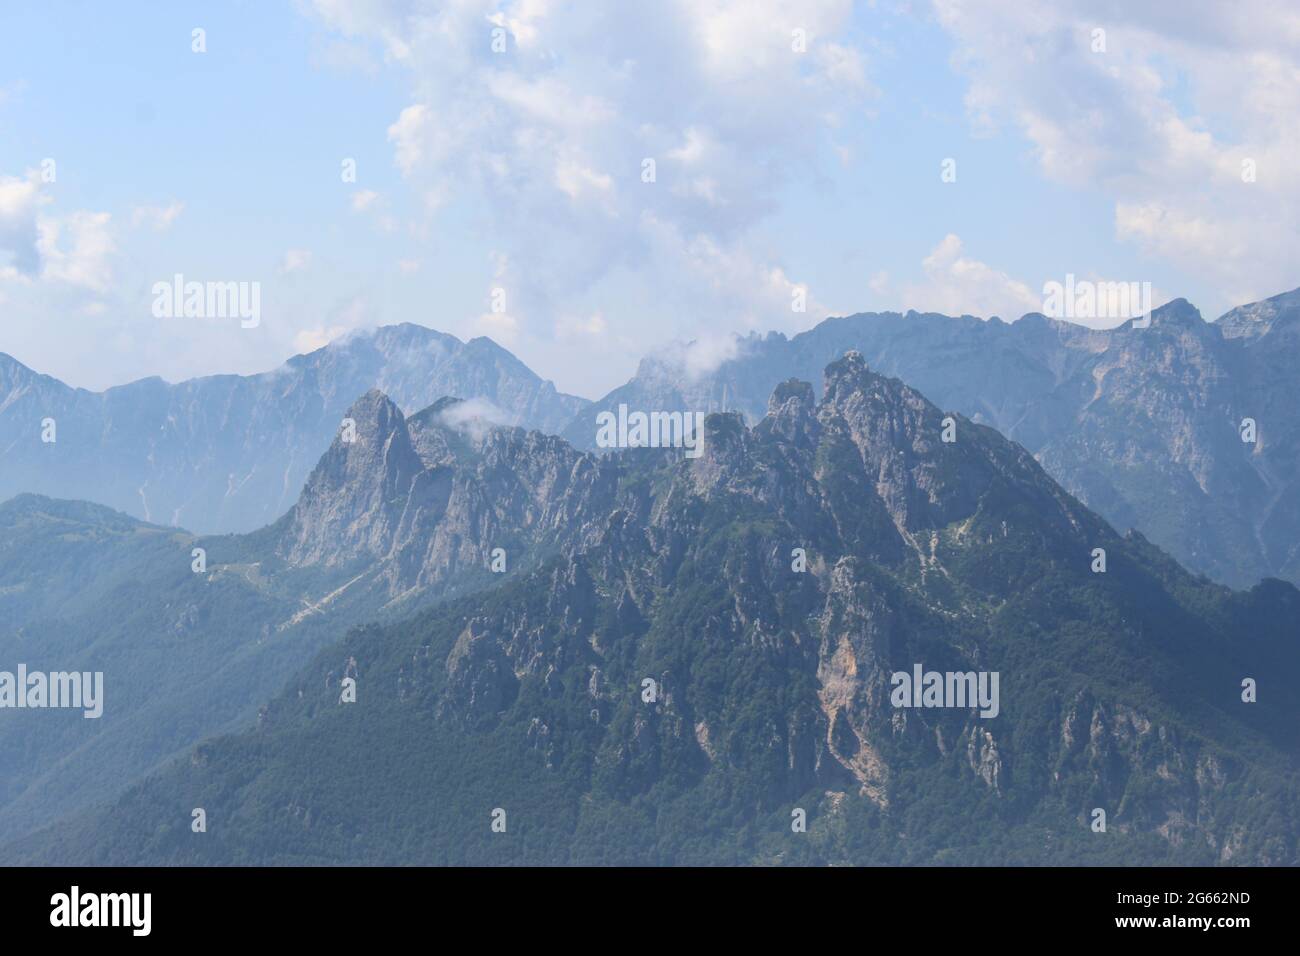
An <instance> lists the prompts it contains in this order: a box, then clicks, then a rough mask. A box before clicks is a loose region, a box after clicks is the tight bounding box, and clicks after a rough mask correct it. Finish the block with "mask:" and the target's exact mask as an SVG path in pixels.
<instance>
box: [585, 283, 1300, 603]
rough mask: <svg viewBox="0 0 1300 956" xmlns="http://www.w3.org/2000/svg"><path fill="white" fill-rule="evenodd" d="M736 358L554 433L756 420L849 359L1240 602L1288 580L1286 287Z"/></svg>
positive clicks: (915, 319) (885, 327) (1291, 373)
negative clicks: (1144, 317) (970, 429)
mask: <svg viewBox="0 0 1300 956" xmlns="http://www.w3.org/2000/svg"><path fill="white" fill-rule="evenodd" d="M733 344H734V348H733V350H732V351H733V353H734V354H732V355H731V357H729V358H727V359H725V360H724V361H722V362H720V363H718V364H716V366H715V367H713V368H711V369H709V370H707V371H701V370H700V369H699V367H698V363H694V362H692V361H691V355H690V353H689V350H682V349H674V350H671V351H669V352H666V353H664V354H662V355H658V356H652V357H649V358H646V359H644V360H643V361H642V362H641V364H640V367H639V369H638V371H637V374H636V375H635V376H634V377H633V378H632V380H631V381H629V382H628V383H627V384H626V385H624V386H622V387H620V388H618V389H615V390H614V391H613V392H611V393H610V394H609V395H606V396H605V397H603V398H601V399H600V400H598V401H597V402H596V403H595V404H594V405H592V406H591V407H590V408H584V409H583V410H582V412H581V413H580V414H579V415H578V416H576V417H575V419H574V420H573V421H572V422H570V423H569V425H568V426H566V428H565V429H564V431H563V432H562V434H563V435H564V436H565V437H566V438H568V439H569V440H570V441H571V442H573V443H574V444H575V445H577V446H578V447H582V448H590V447H593V445H594V441H595V435H596V428H595V417H596V415H598V414H599V413H601V412H602V411H607V410H616V409H617V407H618V406H619V405H620V404H626V405H627V406H628V408H629V409H642V410H651V409H699V410H709V409H720V408H723V407H726V408H730V409H734V410H737V411H739V412H740V413H742V415H743V416H744V417H745V419H746V420H747V421H749V422H751V423H752V422H756V421H757V420H758V419H759V418H761V417H762V415H763V414H764V411H765V407H766V403H767V397H768V395H770V394H771V391H772V389H773V388H774V387H776V385H777V384H778V383H779V382H781V381H783V380H785V379H787V378H789V377H791V376H793V377H796V378H800V379H804V380H807V381H811V382H813V383H818V382H820V374H821V369H822V368H823V367H824V366H825V365H826V364H827V363H828V362H831V361H833V360H835V359H836V358H837V357H838V356H840V355H842V354H843V353H844V352H845V351H846V350H848V349H856V350H858V351H860V352H861V353H862V354H863V355H864V356H865V357H866V359H867V361H868V362H869V363H870V364H871V366H872V367H873V368H875V369H878V370H879V371H881V372H883V373H885V374H888V375H896V376H898V377H899V378H902V379H903V380H904V381H906V382H907V383H908V384H910V385H912V386H914V387H915V388H917V389H918V390H920V391H921V392H922V393H923V394H925V395H927V396H928V397H929V398H931V399H932V400H933V401H934V402H936V403H937V404H938V405H939V406H940V407H942V408H944V409H947V410H950V411H954V412H960V413H962V414H964V415H966V416H968V417H969V418H971V420H972V421H976V422H979V423H981V424H987V425H991V426H992V427H994V428H996V429H998V430H999V431H1001V432H1002V433H1003V434H1004V435H1006V436H1007V437H1008V438H1011V439H1013V440H1015V441H1017V442H1019V443H1020V444H1022V445H1024V446H1025V447H1026V448H1028V449H1029V450H1030V451H1031V452H1032V453H1033V454H1034V456H1035V457H1036V458H1037V459H1038V460H1039V461H1040V462H1041V463H1042V465H1043V467H1044V468H1046V469H1047V471H1048V473H1049V474H1051V475H1052V477H1054V478H1055V479H1056V480H1057V481H1059V482H1060V483H1061V484H1062V485H1063V486H1064V487H1065V488H1066V489H1067V490H1069V491H1070V492H1071V493H1073V494H1075V495H1077V496H1078V497H1079V499H1080V500H1081V501H1083V502H1084V503H1085V504H1087V505H1088V506H1089V507H1090V508H1092V509H1093V510H1095V511H1097V512H1098V513H1099V514H1101V515H1102V516H1103V517H1105V518H1106V519H1107V520H1108V521H1110V522H1111V523H1112V524H1114V525H1115V526H1116V527H1119V528H1130V527H1132V528H1137V529H1139V530H1140V531H1142V533H1143V534H1144V535H1146V536H1147V537H1148V538H1150V539H1151V540H1152V541H1154V542H1156V543H1157V544H1159V545H1160V546H1161V547H1162V548H1165V549H1166V550H1168V551H1169V552H1170V553H1172V554H1173V555H1174V556H1175V557H1176V558H1178V560H1179V561H1181V562H1182V563H1184V564H1185V565H1186V566H1187V567H1189V568H1191V569H1193V570H1195V571H1199V572H1202V573H1204V574H1206V575H1208V576H1210V577H1211V578H1214V579H1215V580H1218V581H1222V582H1224V583H1227V584H1232V585H1234V586H1238V587H1244V586H1248V585H1250V584H1253V583H1255V582H1256V581H1259V580H1260V579H1261V578H1263V577H1280V578H1284V579H1286V580H1289V581H1292V582H1300V477H1298V476H1300V420H1297V418H1296V416H1295V415H1294V414H1293V410H1294V408H1295V394H1294V384H1295V382H1296V381H1297V379H1298V378H1300V290H1297V291H1293V292H1289V293H1286V294H1284V295H1279V296H1275V297H1274V298H1271V299H1268V300H1266V301H1263V302H1259V303H1255V304H1253V305H1247V306H1242V307H1240V308H1237V309H1234V310H1232V311H1231V312H1228V313H1227V314H1226V315H1224V316H1222V317H1220V318H1219V319H1218V320H1217V321H1215V322H1206V321H1204V320H1203V319H1202V318H1201V315H1200V313H1198V312H1197V311H1196V309H1195V308H1194V307H1192V306H1191V305H1190V304H1188V303H1187V302H1186V301H1185V300H1182V299H1175V300H1174V301H1172V302H1169V303H1168V304H1166V305H1164V306H1163V307H1161V308H1159V309H1156V310H1155V311H1154V313H1153V315H1152V316H1151V320H1150V324H1149V326H1147V327H1145V328H1143V327H1141V326H1140V324H1139V325H1135V324H1134V322H1132V321H1128V322H1124V323H1123V324H1122V325H1120V326H1118V327H1116V328H1113V329H1108V330H1102V331H1096V330H1092V329H1089V328H1086V327H1084V326H1081V325H1078V324H1075V323H1072V322H1066V321H1062V320H1057V319H1049V318H1046V317H1044V316H1042V315H1038V314H1031V315H1027V316H1025V317H1024V318H1022V319H1020V320H1019V321H1017V322H1012V323H1006V322H1003V321H1001V320H999V319H996V318H995V319H991V320H988V321H984V320H982V319H977V318H974V317H972V316H961V317H959V318H952V317H949V316H943V315H935V314H920V313H916V312H908V313H906V314H899V313H869V314H861V315H854V316H849V317H846V318H832V319H827V320H825V321H824V322H822V323H820V324H819V325H817V326H816V327H814V328H812V329H810V330H808V331H807V332H803V333H801V334H799V335H796V336H793V337H791V338H787V337H786V336H784V335H782V334H780V333H770V334H768V335H766V336H757V335H753V336H750V337H749V338H745V339H737V340H736V341H735V342H734V343H733ZM1247 420H1249V421H1250V423H1251V426H1250V428H1249V430H1248V429H1247V428H1246V427H1245V426H1244V425H1243V423H1244V422H1246V421H1247ZM1243 437H1249V438H1252V439H1253V440H1251V441H1244V440H1243Z"/></svg>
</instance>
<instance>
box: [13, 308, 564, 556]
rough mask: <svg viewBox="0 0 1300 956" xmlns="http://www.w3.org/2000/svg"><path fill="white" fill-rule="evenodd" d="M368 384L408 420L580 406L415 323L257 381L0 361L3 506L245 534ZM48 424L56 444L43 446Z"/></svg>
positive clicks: (477, 346) (553, 420) (366, 336)
mask: <svg viewBox="0 0 1300 956" xmlns="http://www.w3.org/2000/svg"><path fill="white" fill-rule="evenodd" d="M372 388H380V389H383V390H384V392H385V394H387V395H388V396H389V397H390V398H391V399H392V400H393V401H394V402H396V403H397V404H398V405H400V406H401V407H402V408H404V409H406V410H407V411H408V412H414V411H418V410H419V409H422V408H425V407H427V406H428V405H430V404H432V403H433V402H434V401H436V400H437V399H439V398H442V397H443V396H445V395H458V396H461V397H463V398H466V399H472V400H478V402H479V403H480V404H481V406H482V408H481V412H482V413H483V414H485V415H486V416H487V417H489V418H491V419H492V420H494V421H497V422H499V423H502V424H512V425H523V426H526V427H529V428H538V429H541V430H543V431H557V430H558V429H559V428H560V427H561V426H562V425H563V424H564V423H566V422H568V421H570V420H571V419H572V418H573V416H574V414H576V413H577V411H578V410H579V409H581V408H583V407H584V406H585V405H586V404H587V402H586V400H584V399H580V398H576V397H574V396H572V395H564V394H561V393H559V392H557V391H556V390H555V386H554V385H552V384H551V383H550V382H545V381H542V379H540V378H538V377H537V376H536V375H535V374H533V372H532V371H530V370H529V369H528V368H527V367H526V366H525V365H524V364H523V363H522V362H520V361H519V360H518V359H517V358H515V357H514V356H513V355H511V354H510V353H509V352H507V351H506V350H505V349H503V348H501V347H500V346H498V345H497V344H496V343H494V342H493V341H492V340H491V339H487V338H476V339H471V340H470V341H469V342H461V341H460V340H459V339H457V338H456V337H454V336H451V335H446V334H443V333H441V332H435V331H433V330H431V329H427V328H424V327H423V326H418V325H411V324H403V325H394V326H385V327H383V328H380V329H376V330H374V331H373V332H363V333H353V334H351V335H349V336H347V337H346V338H344V339H342V340H338V341H335V342H333V343H331V344H330V345H328V346H326V347H324V348H321V349H317V350H316V351H314V352H312V353H310V354H308V355H299V356H295V357H294V358H292V359H290V360H289V361H288V362H286V363H285V364H284V365H282V366H280V367H279V368H277V369H275V370H273V371H270V372H266V373H263V374H260V375H249V376H240V375H214V376H210V377H207V378H197V379H192V380H189V381H186V382H181V383H179V384H175V385H173V384H169V383H167V382H164V381H162V380H161V379H158V378H151V379H144V380H142V381H138V382H133V383H131V384H129V385H123V386H120V387H117V388H110V389H108V390H107V391H104V392H89V391H86V390H84V389H79V388H72V387H69V386H67V385H64V384H63V383H62V382H60V381H58V380H57V379H54V378H51V377H49V376H46V375H39V374H37V373H35V372H33V371H31V370H30V369H28V368H27V367H26V366H24V365H22V364H21V363H20V362H18V361H17V360H15V359H13V358H12V357H10V356H8V355H4V354H0V455H3V468H0V500H3V499H6V498H9V497H12V496H13V495H16V494H20V493H23V492H31V493H38V494H44V495H48V496H50V497H54V498H69V499H82V500H87V501H94V502H97V503H99V504H104V505H108V506H109V507H111V508H114V509H116V510H118V511H122V512H124V513H126V514H129V515H132V516H134V517H137V518H140V519H141V520H144V521H148V522H153V523H156V524H161V525H171V526H176V527H184V528H188V529H191V530H193V531H196V532H200V533H212V534H218V533H229V532H243V531H252V530H254V529H256V528H260V527H262V526H263V525H266V524H269V523H271V522H272V521H275V520H276V519H277V518H279V517H280V516H281V515H283V514H284V512H285V511H286V510H287V509H288V508H289V507H290V506H291V505H292V504H293V503H294V501H295V500H296V499H297V497H298V493H299V491H301V489H302V485H303V482H304V481H305V480H306V478H307V475H308V473H309V472H310V471H311V469H312V467H313V466H314V465H315V464H316V461H317V459H319V458H320V456H321V453H322V452H323V451H324V450H325V449H326V448H327V447H328V446H329V443H330V440H331V439H332V437H333V435H334V433H335V432H336V431H337V429H338V428H339V424H340V421H341V419H342V418H343V417H344V413H345V411H346V410H347V408H348V406H349V405H350V404H351V403H352V401H353V400H354V399H356V397H357V396H358V395H361V394H362V393H364V392H366V391H367V390H369V389H372ZM47 420H53V423H54V426H55V431H54V432H53V437H54V438H55V440H54V441H53V442H48V441H43V440H42V437H43V433H44V431H45V428H44V424H43V423H45V422H46V421H47Z"/></svg>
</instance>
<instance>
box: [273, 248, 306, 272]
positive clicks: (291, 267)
mask: <svg viewBox="0 0 1300 956" xmlns="http://www.w3.org/2000/svg"><path fill="white" fill-rule="evenodd" d="M310 265H311V250H310V249H290V250H288V251H287V252H285V254H284V260H283V261H282V262H281V263H280V271H281V272H283V273H285V274H288V273H291V272H302V271H303V270H305V269H306V268H307V267H308V266H310Z"/></svg>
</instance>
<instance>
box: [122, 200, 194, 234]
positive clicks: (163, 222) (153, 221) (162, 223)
mask: <svg viewBox="0 0 1300 956" xmlns="http://www.w3.org/2000/svg"><path fill="white" fill-rule="evenodd" d="M184 209H185V203H183V202H177V201H172V202H170V203H168V204H167V205H166V206H148V205H144V206H136V207H135V208H133V209H132V210H131V225H132V226H134V227H137V228H138V227H140V226H142V225H147V226H149V227H150V228H151V229H153V230H154V231H156V232H166V231H167V230H168V229H170V228H171V227H172V223H174V222H175V221H176V219H177V217H178V216H180V214H181V213H182V212H183V211H184Z"/></svg>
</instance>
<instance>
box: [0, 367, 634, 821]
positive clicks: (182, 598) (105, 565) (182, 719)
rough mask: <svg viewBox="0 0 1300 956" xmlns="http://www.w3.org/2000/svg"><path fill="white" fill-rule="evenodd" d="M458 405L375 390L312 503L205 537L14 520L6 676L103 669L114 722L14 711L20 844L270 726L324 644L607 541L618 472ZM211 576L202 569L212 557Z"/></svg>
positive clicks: (82, 516)
mask: <svg viewBox="0 0 1300 956" xmlns="http://www.w3.org/2000/svg"><path fill="white" fill-rule="evenodd" d="M475 407H476V406H474V405H470V404H468V403H462V402H459V401H458V400H455V399H444V400H441V401H439V402H438V403H436V404H435V405H434V406H432V407H430V408H429V409H426V410H424V411H423V412H421V413H420V414H418V415H415V416H412V418H411V419H409V420H408V419H407V418H406V417H405V416H404V415H403V414H402V412H401V410H400V409H398V407H397V406H396V405H395V404H394V403H393V402H392V401H391V400H389V399H388V398H387V397H386V396H384V395H382V394H381V393H379V392H377V391H371V392H369V393H367V394H366V395H365V396H363V397H362V398H361V399H359V400H358V401H356V402H354V403H353V404H352V406H351V407H349V408H347V409H345V410H344V411H345V413H346V416H347V417H348V418H350V419H351V420H352V421H353V422H354V423H355V426H356V429H355V436H353V437H354V440H352V441H346V440H345V436H344V435H343V433H342V431H341V430H340V435H339V436H338V437H337V438H336V439H335V441H334V443H333V444H332V445H331V447H330V448H329V449H328V450H327V451H326V453H325V454H324V456H322V457H321V459H320V461H319V463H318V464H317V467H316V468H315V469H314V470H313V471H312V473H311V475H310V476H308V479H307V481H306V483H305V486H304V488H303V490H302V494H301V496H300V498H299V500H298V501H297V503H296V504H295V505H294V506H293V507H292V508H291V509H290V510H289V511H288V512H287V513H286V514H285V515H284V516H283V517H282V518H281V519H280V520H279V521H277V522H275V523H274V524H272V525H270V526H268V527H266V528H264V529H261V530H260V531H257V532H253V533H250V534H247V535H228V536H209V537H199V536H195V535H193V534H191V533H189V532H187V531H183V530H180V529H176V528H164V527H160V526H157V525H151V524H147V523H145V522H141V521H139V520H136V519H134V518H131V517H128V516H126V515H123V514H121V513H119V512H115V511H112V510H111V509H108V508H105V507H103V506H100V505H92V504H87V503H85V502H69V501H60V500H55V499H51V498H47V497H44V496H38V495H20V496H18V497H16V498H14V499H11V500H10V501H8V502H6V503H4V504H0V671H9V672H11V673H13V672H15V671H16V668H17V666H18V665H19V664H25V665H26V666H27V667H28V669H29V670H30V671H69V670H76V671H90V672H94V671H102V672H103V674H104V681H105V696H106V702H105V705H104V714H103V716H102V717H101V718H99V719H89V720H88V719H85V718H83V716H82V714H81V712H80V711H57V710H3V711H0V838H4V837H7V836H12V835H13V834H15V833H21V832H24V831H25V830H27V829H30V828H31V827H32V826H37V825H40V824H42V823H44V822H46V821H48V820H49V819H51V818H54V817H57V816H59V815H61V814H63V813H67V812H71V811H73V810H76V809H78V808H80V807H84V806H86V805H88V804H90V803H93V802H95V801H97V800H102V799H104V798H105V797H106V796H107V795H111V794H112V793H115V792H116V791H117V790H119V789H121V788H122V787H123V786H125V785H126V784H127V783H128V782H130V781H131V780H133V779H135V778H136V777H138V776H139V775H140V774H141V773H144V772H146V771H148V770H149V769H150V768H152V767H154V766H156V765H157V764H158V763H159V762H160V761H162V760H165V759H166V758H167V757H169V756H171V755H173V754H175V753H177V752H178V751H181V750H183V749H185V748H187V747H190V746H192V745H193V744H194V743H195V741H197V740H199V739H201V738H202V737H205V736H208V735H211V734H213V733H217V732H218V731H220V730H222V729H223V728H228V727H235V726H239V725H241V724H243V723H246V722H247V721H248V720H250V719H251V718H252V716H253V714H254V711H255V708H256V706H257V705H258V704H259V703H261V702H263V701H265V700H266V699H267V698H268V697H269V696H270V695H271V694H272V693H274V692H275V691H276V690H278V689H279V688H280V687H281V686H282V685H283V683H284V681H285V679H286V678H287V677H288V676H289V675H290V674H292V673H293V672H294V671H296V670H297V669H299V668H300V667H301V666H302V664H303V662H304V661H305V660H308V659H310V657H311V656H312V654H313V653H314V652H315V651H316V650H317V649H318V648H319V647H320V646H322V644H324V643H326V642H328V641H331V640H335V639H337V638H338V636H339V635H340V634H342V633H343V632H344V631H345V630H346V628H347V627H348V626H350V625H352V624H356V623H359V622H362V621H372V620H386V619H389V620H391V619H394V618H397V617H401V616H403V615H407V614H410V613H412V612H414V611H415V610H418V609H419V608H421V607H423V606H426V605H428V604H429V603H432V602H434V601H437V600H440V599H442V598H445V597H448V596H454V595H457V594H461V593H467V592H470V591H473V590H475V589H477V588H481V587H483V586H484V585H485V584H488V583H493V582H496V581H499V580H500V578H499V577H498V576H496V575H495V574H494V573H493V572H492V570H491V561H492V554H493V550H494V549H496V548H500V549H502V552H503V559H504V561H505V572H504V573H505V574H506V575H507V576H508V575H510V574H515V573H520V572H522V571H525V570H527V569H528V568H530V567H533V566H535V565H536V564H537V563H538V562H539V561H541V560H542V559H543V558H544V557H545V556H547V555H549V554H551V553H554V552H555V551H557V550H558V549H560V548H561V547H563V546H566V545H568V546H570V547H576V546H577V544H578V543H580V542H582V541H584V540H586V539H587V538H589V537H591V536H592V535H593V534H595V529H596V526H597V525H598V524H600V523H603V521H604V520H605V518H606V516H607V513H608V510H609V507H610V506H609V505H608V504H607V502H608V501H610V500H612V499H611V497H610V495H611V491H612V488H613V484H614V483H613V481H612V480H611V476H612V475H613V474H614V472H615V470H616V469H615V466H614V464H613V463H610V462H601V461H600V460H598V459H596V458H594V457H593V456H590V455H585V454H583V453H580V452H576V451H574V450H573V449H572V448H570V447H569V446H568V445H567V444H566V443H565V442H563V441H561V440H560V439H557V438H552V437H548V436H545V435H542V434H540V433H537V432H527V431H525V430H523V429H520V428H514V427H509V426H502V427H492V426H491V425H490V424H489V423H488V422H486V421H484V420H482V419H479V418H475V417H473V414H472V413H473V411H474V408H475ZM196 548H200V549H202V550H203V551H204V552H205V555H204V558H205V561H206V566H200V570H198V571H196V570H195V567H196V565H195V556H194V550H195V549H196Z"/></svg>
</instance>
